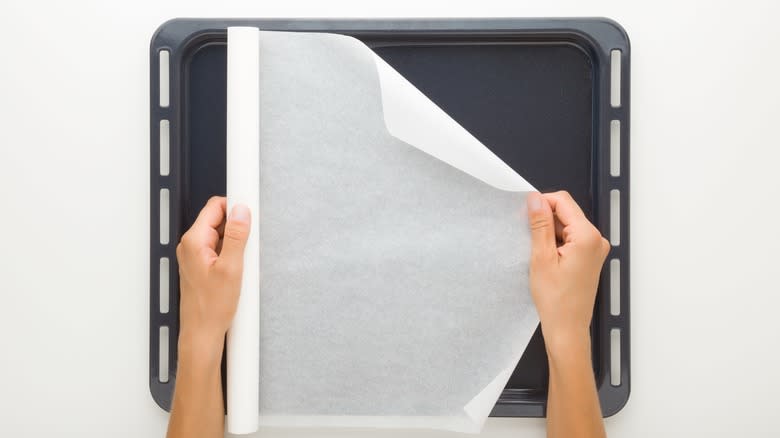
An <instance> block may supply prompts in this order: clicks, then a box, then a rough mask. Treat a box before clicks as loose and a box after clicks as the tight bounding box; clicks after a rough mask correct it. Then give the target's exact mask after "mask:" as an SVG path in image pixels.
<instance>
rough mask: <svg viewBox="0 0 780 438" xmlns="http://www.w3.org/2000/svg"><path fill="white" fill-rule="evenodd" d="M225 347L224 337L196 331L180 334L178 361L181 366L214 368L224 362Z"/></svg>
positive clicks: (186, 331)
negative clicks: (192, 365)
mask: <svg viewBox="0 0 780 438" xmlns="http://www.w3.org/2000/svg"><path fill="white" fill-rule="evenodd" d="M224 347H225V337H224V335H222V336H219V335H217V334H214V333H209V332H205V331H196V330H182V331H181V333H179V344H178V353H179V354H178V361H179V363H180V364H182V363H184V364H198V365H203V366H213V365H217V366H219V364H220V363H221V362H222V352H223V351H224Z"/></svg>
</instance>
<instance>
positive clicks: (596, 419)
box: [547, 332, 606, 438]
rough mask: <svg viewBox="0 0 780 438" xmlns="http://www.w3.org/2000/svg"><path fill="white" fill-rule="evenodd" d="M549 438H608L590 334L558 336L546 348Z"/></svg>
mask: <svg viewBox="0 0 780 438" xmlns="http://www.w3.org/2000/svg"><path fill="white" fill-rule="evenodd" d="M547 356H548V361H549V364H550V383H549V388H548V395H547V436H548V437H549V438H564V437H565V438H570V437H588V438H591V437H594V438H595V437H599V438H600V437H605V436H606V433H605V431H604V422H603V420H602V418H601V406H600V405H599V400H598V395H597V393H596V383H595V380H594V377H593V368H592V365H591V353H590V337H589V335H588V333H587V332H584V333H580V334H576V335H566V336H558V337H557V338H555V339H551V340H550V342H548V346H547Z"/></svg>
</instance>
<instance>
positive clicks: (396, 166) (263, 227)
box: [228, 31, 538, 432]
mask: <svg viewBox="0 0 780 438" xmlns="http://www.w3.org/2000/svg"><path fill="white" fill-rule="evenodd" d="M259 39H260V67H259V78H258V80H259V108H260V117H259V133H260V140H259V141H260V170H259V173H260V193H259V230H258V237H259V260H260V262H259V266H257V269H259V275H260V308H259V326H260V366H259V378H260V380H259V381H260V383H259V395H260V397H259V404H260V406H259V411H260V424H266V425H295V426H323V425H334V426H370V427H424V428H439V429H450V430H457V431H462V432H477V431H479V430H480V428H481V426H482V424H483V422H484V420H485V418H486V417H487V416H488V414H489V413H490V410H491V409H492V407H493V405H494V404H495V401H496V399H497V398H498V396H499V395H500V392H501V390H502V389H503V387H504V385H505V384H506V382H507V380H508V378H509V376H510V374H511V372H512V370H513V369H514V367H515V365H516V364H517V361H518V360H519V358H520V356H521V354H522V352H523V350H524V349H525V346H526V345H527V343H528V340H529V339H530V337H531V334H532V333H533V331H534V329H535V327H536V325H537V323H538V319H537V316H536V313H535V310H534V307H533V304H532V301H531V298H530V295H529V292H528V284H527V283H528V282H527V271H528V252H529V235H528V227H527V224H526V219H525V213H524V211H523V208H524V205H525V200H524V198H525V193H526V192H527V191H528V190H532V187H531V186H530V185H529V184H528V183H527V182H525V180H524V179H523V178H522V177H520V176H519V175H517V174H516V173H515V172H514V171H512V169H510V168H509V167H508V166H507V165H506V164H504V163H503V162H502V161H501V160H500V159H498V158H497V157H496V156H495V155H494V154H492V152H490V151H489V150H488V149H487V148H485V147H484V146H483V145H482V144H481V143H479V141H478V140H477V139H475V138H474V137H473V136H471V135H470V134H469V133H468V132H466V131H465V130H464V129H463V128H462V127H460V126H459V125H458V124H457V123H456V122H454V121H453V120H452V119H451V118H450V117H449V116H447V115H446V114H445V113H444V112H443V111H441V110H440V109H439V108H438V107H436V105H434V104H433V103H432V102H430V101H429V100H428V99H427V98H425V96H424V95H422V93H420V92H419V91H418V90H417V89H415V88H414V87H413V86H412V85H411V84H409V83H408V82H407V81H406V80H405V79H403V77H401V76H400V75H399V74H398V73H397V72H395V71H394V70H392V68H391V67H390V66H388V65H387V64H386V63H384V61H382V60H381V59H379V58H378V57H377V56H376V55H375V54H374V53H373V52H372V51H371V50H370V49H369V48H367V47H366V46H365V45H363V44H362V43H360V42H359V41H357V40H355V39H352V38H349V37H345V36H341V35H333V34H310V33H286V32H265V31H261V32H260V33H259ZM233 42H234V41H232V40H229V41H228V44H229V45H230V44H233ZM235 78H236V76H234V75H233V72H231V71H228V81H231V80H236V79H235ZM229 117H230V115H229ZM230 172H231V169H230V167H229V168H228V175H230ZM228 196H230V194H228ZM253 213H254V212H253ZM246 268H249V269H251V267H249V266H247V267H246ZM235 384H236V385H240V383H239V382H236V383H235ZM231 390H237V389H234V388H233V387H231V386H229V387H228V392H229V391H231ZM229 415H230V411H229Z"/></svg>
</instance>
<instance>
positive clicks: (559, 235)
mask: <svg viewBox="0 0 780 438" xmlns="http://www.w3.org/2000/svg"><path fill="white" fill-rule="evenodd" d="M551 208H552V207H551ZM564 229H565V227H564V226H563V224H562V223H561V221H560V220H559V219H558V218H555V239H556V240H557V241H558V243H562V242H563V241H564V235H563V230H564Z"/></svg>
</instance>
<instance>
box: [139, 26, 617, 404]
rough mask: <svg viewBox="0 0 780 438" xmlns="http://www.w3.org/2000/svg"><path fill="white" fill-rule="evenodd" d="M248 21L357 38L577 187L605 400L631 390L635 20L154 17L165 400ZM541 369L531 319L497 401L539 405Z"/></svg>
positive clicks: (531, 177)
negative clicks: (187, 241)
mask: <svg viewBox="0 0 780 438" xmlns="http://www.w3.org/2000/svg"><path fill="white" fill-rule="evenodd" d="M239 25H242V26H256V27H259V28H261V29H265V30H283V31H310V32H334V33H341V34H345V35H351V36H354V37H355V38H358V39H360V40H361V41H363V42H364V43H365V44H367V45H368V46H369V47H371V48H372V49H373V50H375V51H376V52H377V53H378V54H379V56H381V57H382V58H384V59H385V60H386V61H387V62H388V63H389V64H390V65H392V66H393V67H395V68H396V69H397V70H398V71H399V72H400V73H401V74H403V75H404V76H405V77H406V78H407V79H408V80H409V81H410V82H412V83H413V84H414V85H416V86H417V87H418V88H419V89H420V90H421V91H423V93H425V94H426V95H427V96H428V97H429V98H430V99H431V100H433V101H434V102H435V103H436V104H438V105H439V106H440V107H441V108H442V109H444V111H446V112H447V113H448V114H449V115H451V116H452V117H453V118H454V119H455V120H457V121H458V122H459V123H460V124H461V125H463V127H465V128H466V129H467V130H468V131H469V132H471V133H472V134H474V135H475V136H476V137H477V138H478V139H480V140H481V141H482V142H483V143H484V144H485V145H486V146H488V147H489V148H490V149H491V150H493V152H495V153H496V154H497V155H498V156H499V157H501V158H502V159H503V160H504V161H505V162H506V163H507V164H509V165H510V166H512V167H513V168H514V169H515V170H517V171H518V172H519V173H520V174H521V175H523V177H525V178H526V179H527V180H528V181H529V182H530V183H531V184H533V185H534V186H535V187H537V188H538V189H539V190H541V191H551V190H568V191H569V192H570V193H571V194H572V196H573V197H574V198H575V199H576V200H577V202H579V204H580V205H581V206H582V207H583V210H584V211H585V213H586V214H587V216H588V217H589V218H590V219H591V220H592V221H593V222H594V223H595V224H596V226H597V227H598V228H599V229H600V230H601V232H602V233H603V234H604V235H606V236H609V238H610V240H611V242H612V244H613V245H612V249H611V251H610V254H609V257H608V258H607V262H606V265H605V269H604V270H603V272H602V275H601V279H600V280H601V281H600V284H599V289H598V295H597V298H596V304H595V308H594V315H593V323H592V326H591V330H592V339H593V342H592V348H593V370H594V375H595V377H596V384H597V387H598V393H599V399H600V401H601V408H602V412H603V414H604V415H605V416H610V415H613V414H614V413H616V412H617V411H619V410H620V409H621V408H622V407H623V406H624V405H625V403H626V401H627V400H628V395H629V390H630V330H629V316H630V308H629V208H628V207H629V101H630V100H629V98H630V96H629V91H630V87H629V78H630V74H629V73H630V70H629V55H630V53H629V40H628V36H627V35H626V33H625V31H624V30H623V29H622V28H621V27H620V26H619V25H618V24H617V23H615V22H614V21H611V20H609V19H604V18H586V19H581V18H577V19H516V18H507V19H435V20H434V19H414V20H321V19H305V20H303V19H174V20H171V21H168V22H166V23H164V24H163V25H162V26H160V28H159V29H158V30H157V32H156V33H155V34H154V36H153V37H152V41H151V47H150V79H151V80H150V118H151V125H150V134H151V137H150V151H151V153H150V171H151V175H150V181H151V184H150V199H151V203H150V207H151V208H150V211H151V213H150V216H151V217H150V224H151V228H150V231H151V232H150V248H149V249H150V260H149V262H150V288H149V296H150V308H149V327H150V330H149V386H150V390H151V394H152V397H153V398H154V400H155V401H156V402H157V404H158V405H160V407H162V408H163V409H165V410H169V409H170V406H171V398H172V394H173V387H174V384H175V381H176V345H177V339H178V326H179V321H178V302H179V296H178V290H179V278H178V265H177V263H176V256H175V249H176V243H177V242H178V240H179V238H180V237H181V235H182V234H183V233H184V231H186V230H187V229H188V228H189V226H190V225H191V224H192V222H193V221H194V219H195V217H196V215H197V213H198V211H199V210H200V209H201V207H203V205H205V202H206V200H207V199H208V198H209V197H210V196H212V195H224V194H225V123H226V122H225V106H226V102H225V100H226V98H225V95H226V38H227V30H226V29H227V27H228V26H239ZM223 366H224V363H223ZM223 375H224V373H223ZM301 378H303V379H305V378H306V376H301ZM547 382H548V368H547V358H546V354H545V348H544V341H543V339H542V336H541V332H540V330H539V329H537V331H536V333H535V334H534V336H533V338H532V340H531V342H530V344H529V345H528V348H527V349H526V351H525V353H524V355H523V357H522V359H521V360H520V363H519V364H518V366H517V369H516V370H515V372H514V373H513V375H512V377H511V379H510V380H509V383H508V384H507V386H506V389H505V390H504V391H503V393H502V395H501V397H500V398H499V400H498V402H497V404H496V406H495V408H494V409H493V411H492V413H491V415H492V416H502V417H540V416H544V415H545V406H546V398H547V397H546V396H547ZM223 387H224V385H223Z"/></svg>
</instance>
